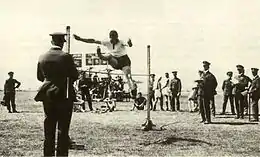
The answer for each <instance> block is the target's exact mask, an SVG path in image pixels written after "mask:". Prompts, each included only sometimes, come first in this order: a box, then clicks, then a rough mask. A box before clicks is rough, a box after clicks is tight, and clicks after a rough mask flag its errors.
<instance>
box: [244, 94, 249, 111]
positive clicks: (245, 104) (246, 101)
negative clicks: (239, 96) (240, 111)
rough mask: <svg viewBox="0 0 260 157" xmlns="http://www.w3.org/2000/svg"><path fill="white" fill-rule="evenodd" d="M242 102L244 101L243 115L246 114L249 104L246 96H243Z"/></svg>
mask: <svg viewBox="0 0 260 157" xmlns="http://www.w3.org/2000/svg"><path fill="white" fill-rule="evenodd" d="M244 100H245V102H244V114H248V106H249V104H248V95H245V96H244Z"/></svg>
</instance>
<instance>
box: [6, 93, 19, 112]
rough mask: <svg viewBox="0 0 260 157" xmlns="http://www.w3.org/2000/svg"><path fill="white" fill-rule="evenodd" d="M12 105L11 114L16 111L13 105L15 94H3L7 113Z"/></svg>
mask: <svg viewBox="0 0 260 157" xmlns="http://www.w3.org/2000/svg"><path fill="white" fill-rule="evenodd" d="M10 102H11V104H12V109H13V112H15V111H16V105H15V92H7V93H6V94H5V103H6V105H7V109H8V111H10V112H11V104H10Z"/></svg>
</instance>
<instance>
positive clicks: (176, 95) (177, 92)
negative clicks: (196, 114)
mask: <svg viewBox="0 0 260 157" xmlns="http://www.w3.org/2000/svg"><path fill="white" fill-rule="evenodd" d="M172 74H173V79H172V80H171V82H170V88H171V93H172V97H171V110H172V111H175V100H176V109H177V111H180V96H181V80H180V79H179V78H178V77H177V71H173V72H172Z"/></svg>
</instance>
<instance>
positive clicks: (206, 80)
mask: <svg viewBox="0 0 260 157" xmlns="http://www.w3.org/2000/svg"><path fill="white" fill-rule="evenodd" d="M209 67H210V63H209V62H208V61H203V68H204V74H203V105H204V110H205V117H206V121H205V124H209V123H211V117H210V103H211V102H213V101H214V96H215V94H216V88H217V85H218V83H217V79H216V77H215V76H214V75H213V74H212V73H211V72H210V71H209Z"/></svg>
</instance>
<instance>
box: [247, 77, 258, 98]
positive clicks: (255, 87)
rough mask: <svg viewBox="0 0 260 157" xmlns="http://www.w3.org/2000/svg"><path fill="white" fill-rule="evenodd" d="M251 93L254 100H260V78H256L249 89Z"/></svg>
mask: <svg viewBox="0 0 260 157" xmlns="http://www.w3.org/2000/svg"><path fill="white" fill-rule="evenodd" d="M249 93H251V95H252V97H253V98H260V77H259V76H256V77H255V78H254V79H253V80H252V83H251V86H250V88H249Z"/></svg>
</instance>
